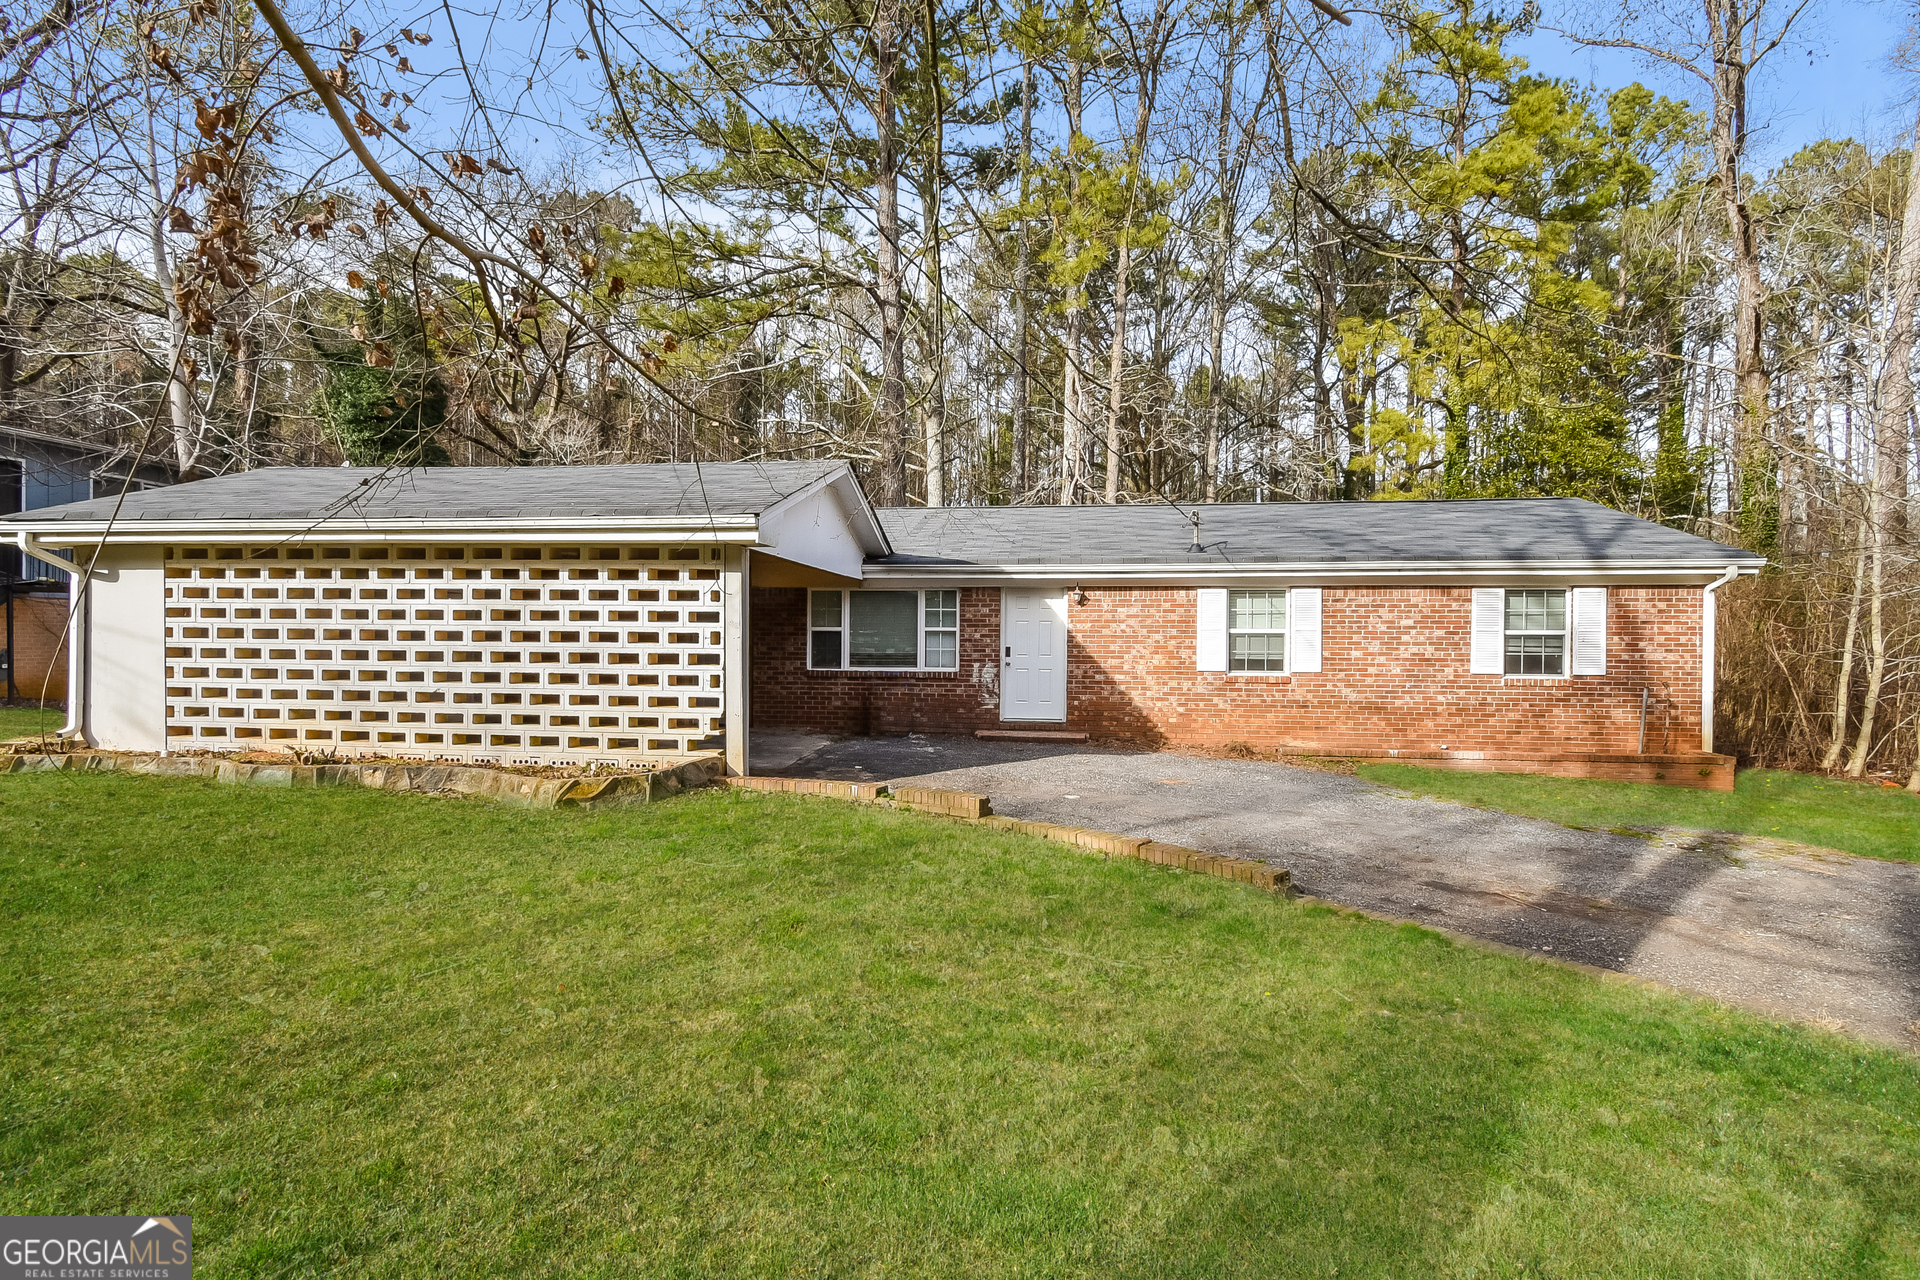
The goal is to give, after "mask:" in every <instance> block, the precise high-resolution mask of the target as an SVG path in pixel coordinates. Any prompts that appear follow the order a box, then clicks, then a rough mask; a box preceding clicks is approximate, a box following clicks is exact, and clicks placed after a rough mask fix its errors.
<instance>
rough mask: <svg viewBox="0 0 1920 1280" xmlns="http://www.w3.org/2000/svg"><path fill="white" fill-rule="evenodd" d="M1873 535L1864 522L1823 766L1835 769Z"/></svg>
mask: <svg viewBox="0 0 1920 1280" xmlns="http://www.w3.org/2000/svg"><path fill="white" fill-rule="evenodd" d="M1871 536H1872V535H1871V534H1870V533H1869V532H1868V530H1867V528H1866V527H1865V525H1864V524H1863V525H1862V527H1861V529H1860V548H1859V551H1858V553H1857V554H1856V555H1855V556H1854V560H1853V600H1852V603H1851V604H1849V605H1848V607H1847V638H1846V643H1844V644H1843V645H1841V646H1840V675H1839V678H1838V679H1837V680H1836V681H1835V682H1834V686H1833V728H1832V730H1831V731H1830V732H1829V733H1828V735H1827V749H1826V752H1825V754H1823V755H1822V756H1821V757H1820V767H1821V768H1822V769H1831V768H1833V767H1834V766H1836V765H1838V764H1839V763H1840V753H1841V752H1842V751H1844V750H1846V747H1847V712H1848V710H1849V709H1850V708H1851V707H1852V705H1853V646H1854V644H1855V643H1856V642H1858V640H1859V638H1860V603H1861V601H1862V600H1864V599H1865V598H1866V594H1867V541H1868V539H1869V538H1870V537H1871Z"/></svg>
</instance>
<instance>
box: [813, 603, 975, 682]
mask: <svg viewBox="0 0 1920 1280" xmlns="http://www.w3.org/2000/svg"><path fill="white" fill-rule="evenodd" d="M807 612H808V628H809V633H808V637H807V666H808V667H809V668H811V669H812V670H815V671H838V670H842V669H845V668H852V669H855V670H861V669H864V670H870V671H954V670H958V669H959V666H960V593H959V592H957V591H815V592H812V593H811V595H810V596H809V599H808V605H807Z"/></svg>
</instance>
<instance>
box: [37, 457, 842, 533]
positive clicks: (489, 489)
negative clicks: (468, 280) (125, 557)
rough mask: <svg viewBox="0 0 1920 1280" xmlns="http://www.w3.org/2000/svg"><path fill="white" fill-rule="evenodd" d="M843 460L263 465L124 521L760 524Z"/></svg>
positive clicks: (55, 515)
mask: <svg viewBox="0 0 1920 1280" xmlns="http://www.w3.org/2000/svg"><path fill="white" fill-rule="evenodd" d="M846 465H847V464H846V463H844V462H833V461H828V462H709V463H703V464H702V465H701V466H700V467H699V468H698V470H697V471H696V469H695V468H694V466H693V465H692V464H691V463H636V464H629V465H621V466H599V467H422V468H417V469H414V470H410V471H391V472H389V471H384V470H382V469H381V468H378V467H262V468H261V469H259V470H257V471H239V472H235V473H233V474H232V475H225V476H215V477H213V478H212V479H208V480H196V481H194V482H192V483H191V484H181V485H174V486H172V487H170V488H165V489H153V490H148V491H146V492H144V493H130V494H128V495H127V498H126V502H125V503H124V504H123V505H122V506H121V508H120V515H119V518H118V522H119V523H122V524H133V523H142V522H147V521H165V520H287V521H296V522H301V523H308V522H313V521H318V520H322V519H326V518H328V517H330V516H334V517H337V518H339V519H342V520H347V521H358V520H362V519H364V520H369V521H374V522H377V521H380V520H383V519H392V520H471V521H476V522H481V521H487V520H538V519H557V520H565V519H594V518H603V519H621V518H626V519H645V518H650V517H674V516H700V515H706V514H709V513H711V514H713V515H716V516H738V515H758V514H759V513H761V512H762V511H765V510H766V509H767V508H768V507H771V506H773V505H774V504H775V503H777V502H779V501H780V500H781V499H782V498H785V497H787V496H788V495H790V494H793V493H797V492H798V491H800V490H801V489H804V488H806V487H807V486H808V485H811V484H813V483H814V482H815V481H817V480H819V479H821V478H822V477H824V476H827V475H829V474H831V473H833V472H835V471H838V470H840V469H841V468H843V467H845V466H846ZM114 502H115V499H114V498H111V497H107V498H95V499H92V500H91V501H88V502H72V503H68V504H67V505H65V506H59V507H44V508H42V509H40V510H38V511H31V512H25V513H22V514H21V515H18V516H14V517H11V518H12V519H13V520H16V521H24V520H33V521H45V520H54V521H69V520H71V521H93V520H105V519H107V518H109V517H110V516H112V515H113V508H114Z"/></svg>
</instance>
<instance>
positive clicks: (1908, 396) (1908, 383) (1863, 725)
mask: <svg viewBox="0 0 1920 1280" xmlns="http://www.w3.org/2000/svg"><path fill="white" fill-rule="evenodd" d="M1914 146H1915V148H1917V149H1920V119H1916V120H1915V123H1914ZM1916 178H1920V175H1917V174H1915V173H1913V172H1909V174H1908V176H1907V208H1906V213H1905V215H1904V216H1903V217H1902V219H1901V222H1900V257H1899V258H1898V260H1897V261H1896V262H1895V265H1894V277H1893V315H1892V316H1891V317H1890V318H1889V320H1888V323H1887V354H1886V361H1885V363H1884V364H1882V365H1881V366H1880V384H1879V387H1878V388H1877V391H1878V395H1877V397H1876V399H1877V400H1878V401H1879V405H1878V412H1877V413H1876V414H1875V417H1874V425H1873V444H1874V449H1873V476H1872V479H1871V481H1870V483H1869V486H1868V490H1867V492H1868V502H1869V520H1870V522H1871V524H1872V547H1873V551H1872V556H1873V560H1872V568H1871V569H1870V570H1869V571H1868V574H1867V618H1868V623H1867V693H1866V701H1865V702H1864V703H1863V704H1862V705H1861V708H1860V733H1859V736H1858V737H1856V738H1855V739H1854V743H1853V754H1852V755H1851V756H1849V757H1848V759H1847V774H1848V776H1850V777H1854V778H1858V777H1860V776H1861V775H1862V774H1864V773H1865V772H1866V769H1867V758H1868V757H1869V756H1871V755H1872V754H1873V724H1874V718H1875V715H1876V713H1877V712H1878V711H1879V703H1880V688H1881V685H1882V683H1883V682H1884V680H1885V679H1886V673H1887V657H1888V655H1887V635H1886V628H1885V627H1884V625H1883V623H1882V619H1881V614H1882V611H1883V609H1884V605H1885V600H1886V576H1887V574H1886V562H1887V555H1888V553H1889V552H1890V551H1891V549H1892V547H1893V542H1894V537H1895V534H1896V533H1897V523H1896V522H1897V519H1898V515H1899V512H1900V508H1901V506H1902V504H1903V503H1904V502H1905V500H1906V496H1907V414H1908V412H1909V411H1910V410H1911V409H1912V408H1913V330H1914V315H1913V312H1914V303H1915V301H1916V299H1917V298H1920V180H1916Z"/></svg>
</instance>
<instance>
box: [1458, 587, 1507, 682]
mask: <svg viewBox="0 0 1920 1280" xmlns="http://www.w3.org/2000/svg"><path fill="white" fill-rule="evenodd" d="M1506 669H1507V593H1506V591H1505V590H1504V589H1503V588H1501V587H1475V588H1474V589H1473V639H1472V642H1471V644H1470V645H1469V647H1468V650H1467V670H1468V671H1469V672H1471V673H1472V674H1474V675H1476V676H1497V675H1501V674H1502V673H1504V672H1505V671H1506Z"/></svg>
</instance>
